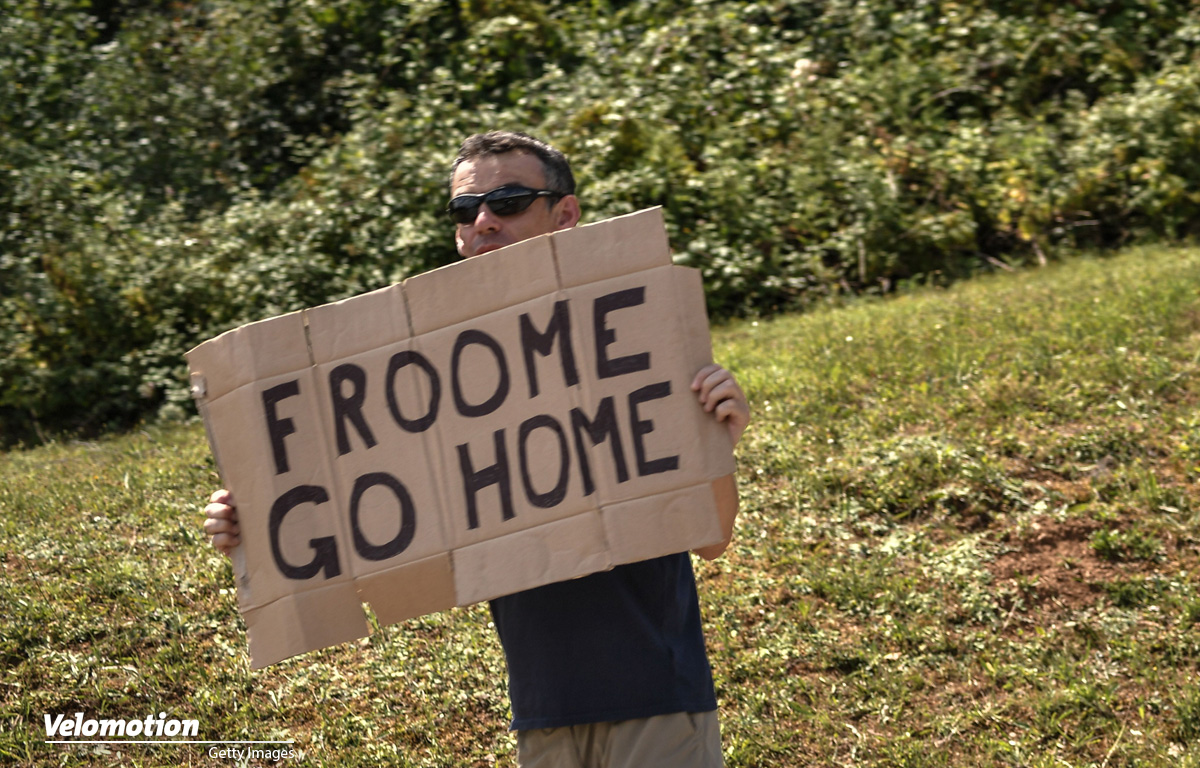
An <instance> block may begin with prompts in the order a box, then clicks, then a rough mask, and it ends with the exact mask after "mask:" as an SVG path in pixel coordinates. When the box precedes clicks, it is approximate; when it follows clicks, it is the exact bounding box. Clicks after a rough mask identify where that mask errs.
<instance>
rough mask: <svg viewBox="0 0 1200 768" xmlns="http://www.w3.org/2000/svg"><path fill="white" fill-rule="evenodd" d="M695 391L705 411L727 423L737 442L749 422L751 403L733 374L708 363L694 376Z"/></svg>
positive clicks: (693, 386)
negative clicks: (747, 400)
mask: <svg viewBox="0 0 1200 768" xmlns="http://www.w3.org/2000/svg"><path fill="white" fill-rule="evenodd" d="M692 391H693V392H695V393H697V396H698V397H699V398H700V405H702V406H704V410H705V411H707V412H708V413H711V414H713V415H714V416H716V417H717V421H722V422H724V423H725V426H726V427H727V428H728V429H729V437H730V439H732V440H733V444H734V445H737V444H738V440H741V439H742V433H743V432H745V431H746V425H748V424H749V423H750V405H749V403H747V402H746V393H745V392H742V388H741V387H739V386H738V383H737V379H735V378H733V374H732V373H730V372H729V371H727V370H725V369H724V368H722V367H721V366H719V365H717V364H716V363H713V364H710V365H706V366H704V367H703V368H701V369H700V370H699V371H698V372H697V373H696V377H695V378H694V379H692Z"/></svg>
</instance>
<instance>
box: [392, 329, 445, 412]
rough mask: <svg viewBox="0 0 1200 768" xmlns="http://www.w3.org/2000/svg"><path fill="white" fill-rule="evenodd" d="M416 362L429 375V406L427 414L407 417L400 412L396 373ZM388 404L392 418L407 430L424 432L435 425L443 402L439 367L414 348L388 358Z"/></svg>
mask: <svg viewBox="0 0 1200 768" xmlns="http://www.w3.org/2000/svg"><path fill="white" fill-rule="evenodd" d="M412 364H415V365H416V366H417V367H418V368H420V369H421V370H422V371H425V375H426V376H427V377H429V407H428V408H427V409H426V411H425V415H424V416H422V417H421V418H419V419H406V418H404V416H403V415H402V414H401V413H400V402H399V401H398V400H397V399H396V374H398V373H400V370H401V369H402V368H404V367H405V366H407V365H412ZM386 388H387V404H388V409H389V410H391V412H392V418H393V419H395V420H396V423H397V424H399V425H400V427H401V428H402V429H404V430H405V431H407V432H424V431H425V430H427V429H429V428H430V427H432V426H433V422H434V420H435V419H437V413H438V405H439V404H440V403H441V402H442V380H441V378H440V377H439V376H438V372H437V369H435V368H434V367H433V364H432V363H430V362H429V360H427V359H426V358H425V356H424V355H422V354H421V353H420V352H414V351H412V350H408V349H406V350H404V351H403V352H397V353H396V354H394V355H392V359H391V360H388V369H387V385H386Z"/></svg>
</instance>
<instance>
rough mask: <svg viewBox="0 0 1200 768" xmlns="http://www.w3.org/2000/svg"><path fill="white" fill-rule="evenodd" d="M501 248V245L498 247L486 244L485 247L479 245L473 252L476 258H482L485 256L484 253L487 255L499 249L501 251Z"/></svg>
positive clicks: (497, 245)
mask: <svg viewBox="0 0 1200 768" xmlns="http://www.w3.org/2000/svg"><path fill="white" fill-rule="evenodd" d="M503 247H504V246H502V245H499V244H498V243H488V244H487V245H481V246H479V248H477V249H476V250H475V255H476V256H482V255H483V254H485V253H489V252H491V251H498V250H500V249H501V248H503Z"/></svg>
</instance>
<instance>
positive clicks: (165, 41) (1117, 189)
mask: <svg viewBox="0 0 1200 768" xmlns="http://www.w3.org/2000/svg"><path fill="white" fill-rule="evenodd" d="M1198 41H1200V11H1198V10H1197V9H1196V8H1195V6H1194V4H1192V3H1188V2H1184V1H1183V0H1164V1H1161V2H1149V1H1148V0H1142V1H1140V2H1138V1H1135V0H1123V1H1122V2H1118V3H1112V2H1103V3H1102V2H1090V1H1087V2H1077V3H1073V4H1071V5H1069V6H1060V5H1058V4H1049V3H1034V4H1024V3H983V2H979V1H978V0H971V1H969V2H963V3H955V4H946V3H939V2H933V1H932V0H923V1H922V2H916V3H912V2H905V3H901V2H892V1H885V2H874V3H864V2H858V1H856V0H823V1H822V2H799V0H763V1H762V2H752V3H734V2H690V1H688V2H685V1H684V0H655V1H654V2H638V3H633V2H621V1H619V0H591V1H590V2H586V3H578V2H577V3H570V2H564V1H563V0H415V1H414V2H406V3H397V2H391V1H389V0H329V2H322V3H307V4H296V3H291V2H287V1H286V0H266V1H265V2H253V3H252V2H249V0H213V2H206V3H196V2H187V1H183V2H175V3H171V4H155V3H145V2H140V1H139V0H105V1H104V2H88V1H87V0H0V330H2V331H3V333H0V441H4V442H12V441H16V440H32V439H37V438H38V437H39V436H41V435H43V434H47V433H54V432H57V431H59V430H63V429H70V430H83V431H97V430H100V429H103V428H105V427H108V426H115V425H121V424H128V423H130V422H132V421H133V420H136V419H137V418H139V417H141V416H144V415H146V414H149V413H152V412H154V411H161V410H162V409H164V408H166V409H167V413H177V412H180V409H182V408H186V407H188V406H187V405H186V402H185V401H186V396H185V394H184V382H183V375H182V371H183V367H182V362H181V353H182V352H183V351H184V350H185V349H186V348H187V347H188V346H190V345H192V344H195V343H197V342H199V341H201V340H203V339H204V338H207V337H208V336H211V335H213V334H214V333H216V332H219V331H221V330H224V329H226V328H229V327H231V326H232V325H235V324H237V323H240V322H244V321H248V320H253V319H259V318H261V317H264V316H266V315H269V314H274V313H278V312H281V311H286V310H291V309H296V308H298V307H301V306H305V305H312V304H317V303H321V302H324V301H329V300H333V299H337V298H342V297H345V296H348V295H351V294H353V293H357V292H360V291H363V290H366V289H370V288H374V287H378V286H381V285H384V284H386V283H388V282H390V281H393V280H396V279H399V278H402V277H404V276H406V275H409V274H413V273H415V272H419V271H422V270H424V269H427V268H429V267H431V266H436V265H439V264H443V263H446V262H447V261H448V260H450V259H453V258H454V254H453V250H452V248H451V246H450V243H449V237H448V233H447V227H446V225H445V223H444V222H443V221H441V220H440V218H439V210H440V208H441V206H442V204H443V200H444V197H445V172H446V171H445V169H446V167H447V165H448V162H449V160H450V158H451V157H452V153H453V151H454V149H455V147H456V146H457V143H458V141H459V140H460V139H461V138H463V137H464V136H466V135H467V134H469V133H472V132H475V131H479V130H487V129H492V128H516V129H526V130H530V131H532V132H535V133H537V134H539V135H541V136H543V137H545V138H547V139H548V140H550V141H552V142H554V143H555V144H557V145H559V146H561V147H562V148H563V149H564V150H566V151H567V152H568V154H569V155H570V156H571V157H572V160H573V163H574V165H575V167H576V172H577V176H578V177H579V180H580V182H581V194H582V195H583V199H584V207H585V212H586V216H587V217H588V218H589V219H591V220H595V219H600V218H604V217H607V216H610V215H614V214H620V213H627V212H629V211H630V210H633V209H637V208H641V207H645V206H650V205H661V206H663V207H664V209H665V212H666V215H667V220H668V226H669V228H670V235H671V239H672V243H673V245H674V247H675V249H676V251H677V256H678V259H679V261H680V262H681V263H685V264H689V265H692V266H696V267H698V268H699V269H701V270H702V272H703V274H704V277H705V280H706V285H707V288H708V294H709V299H710V310H712V311H713V312H714V313H715V314H717V315H722V316H728V315H737V314H768V313H772V312H777V311H784V310H789V309H795V308H801V307H805V306H809V305H811V304H812V303H813V302H814V301H818V300H821V299H823V298H825V297H828V296H832V295H838V294H843V293H846V292H853V293H858V292H886V291H889V290H893V289H894V288H895V287H896V286H898V285H900V284H902V283H904V282H906V281H910V282H911V281H915V282H934V283H939V282H946V281H948V280H951V279H954V278H958V277H962V276H966V275H970V274H973V273H975V272H977V271H980V270H987V269H993V268H995V266H996V265H998V264H1005V265H1007V264H1012V265H1018V264H1020V263H1024V262H1026V261H1031V260H1035V259H1036V260H1045V259H1050V258H1055V257H1057V256H1058V255H1059V254H1061V253H1063V252H1065V251H1070V250H1072V249H1075V248H1085V247H1086V248H1094V247H1111V246H1116V245H1122V244H1127V243H1129V242H1133V241H1138V240H1144V239H1159V238H1186V237H1191V236H1194V235H1195V234H1196V228H1197V222H1198V221H1200V193H1197V192H1196V190H1197V189H1200V160H1197V158H1198V157H1200V152H1198V150H1200V146H1198V144H1200V59H1198V58H1197V54H1196V51H1197V42H1198Z"/></svg>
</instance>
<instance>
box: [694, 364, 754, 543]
mask: <svg viewBox="0 0 1200 768" xmlns="http://www.w3.org/2000/svg"><path fill="white" fill-rule="evenodd" d="M692 391H693V392H695V393H696V396H697V397H698V398H699V400H700V405H702V406H703V407H704V410H705V411H706V412H708V413H711V414H713V417H714V418H716V420H717V421H719V422H721V423H723V424H724V425H725V427H726V428H727V429H728V430H729V438H730V440H731V442H732V443H733V445H734V446H737V444H738V441H739V440H741V439H742V433H743V432H745V431H746V427H747V425H749V424H750V405H749V403H748V402H747V401H746V393H745V392H743V391H742V388H741V387H740V386H738V383H737V379H735V378H734V377H733V374H732V373H730V372H729V371H727V370H725V369H724V368H722V367H721V366H719V365H716V364H712V365H706V366H704V367H703V368H701V369H700V370H699V371H698V372H697V373H696V376H695V378H693V379H692ZM713 494H714V495H715V496H716V498H717V512H718V514H719V515H720V518H721V530H722V531H723V533H724V534H725V538H724V539H723V540H722V541H721V542H720V543H718V544H713V545H711V546H707V547H702V548H700V549H697V550H695V552H696V554H697V555H700V557H703V558H704V559H705V560H716V559H717V558H718V557H720V556H721V554H722V553H723V552H724V551H725V549H726V548H727V547H728V546H729V542H731V541H732V540H733V526H734V523H735V522H736V521H737V513H738V495H737V479H736V478H735V477H734V476H733V475H726V476H725V477H722V478H720V479H718V480H714V481H713Z"/></svg>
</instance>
